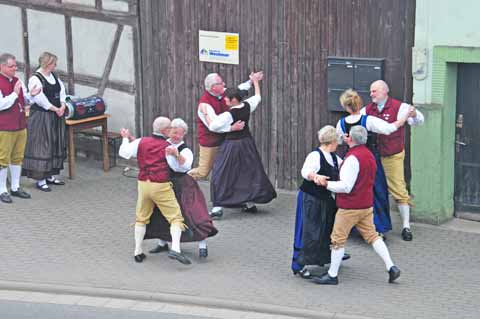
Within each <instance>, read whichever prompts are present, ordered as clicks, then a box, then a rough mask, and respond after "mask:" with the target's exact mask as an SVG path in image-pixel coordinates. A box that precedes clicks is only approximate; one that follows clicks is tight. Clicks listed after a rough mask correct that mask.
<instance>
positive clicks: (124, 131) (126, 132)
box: [120, 128, 135, 142]
mask: <svg viewBox="0 0 480 319" xmlns="http://www.w3.org/2000/svg"><path fill="white" fill-rule="evenodd" d="M120 135H121V136H122V137H123V138H128V140H129V141H130V142H133V141H134V140H135V136H133V135H132V134H130V131H129V130H128V129H126V128H122V129H121V130H120Z"/></svg>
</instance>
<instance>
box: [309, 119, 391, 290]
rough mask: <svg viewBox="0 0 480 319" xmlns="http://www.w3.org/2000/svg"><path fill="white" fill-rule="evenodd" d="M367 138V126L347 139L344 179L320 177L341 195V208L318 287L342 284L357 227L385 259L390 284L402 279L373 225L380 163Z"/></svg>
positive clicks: (329, 188) (315, 280)
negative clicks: (340, 272) (347, 248)
mask: <svg viewBox="0 0 480 319" xmlns="http://www.w3.org/2000/svg"><path fill="white" fill-rule="evenodd" d="M367 137H368V132H367V130H366V129H365V128H364V127H362V126H360V125H356V126H353V127H352V128H351V129H350V134H349V135H348V136H347V137H346V138H345V141H346V143H347V144H348V146H349V150H348V152H347V154H346V155H345V158H344V160H343V163H342V166H341V168H340V179H339V180H338V181H328V177H327V176H319V177H317V179H318V180H319V183H320V185H322V186H325V187H326V188H327V190H329V191H331V192H334V193H336V194H337V195H336V203H337V207H338V211H337V214H336V215H335V223H334V226H333V231H332V235H331V240H332V245H331V249H332V250H331V257H330V259H331V262H330V268H329V269H328V272H326V273H325V274H323V275H321V276H319V277H314V278H313V281H314V282H315V283H317V284H321V285H337V284H338V270H339V269H340V264H341V262H342V258H343V256H344V253H345V243H346V242H347V239H348V235H349V234H350V231H351V230H352V228H353V227H356V228H357V230H358V232H359V233H360V234H361V235H362V237H363V239H365V241H367V242H368V243H369V244H371V245H372V246H373V249H374V250H375V252H376V253H377V254H378V255H379V256H380V257H381V258H382V259H383V262H384V263H385V266H386V268H387V271H388V274H389V278H388V282H389V283H392V282H394V281H395V280H396V279H397V278H398V277H400V269H398V267H397V266H395V265H394V264H393V261H392V259H391V258H390V253H389V251H388V248H387V246H386V245H385V243H384V242H383V239H382V238H381V237H380V236H379V235H378V233H377V231H376V230H375V225H374V223H373V184H374V182H375V174H376V170H377V164H376V161H375V157H374V156H373V154H372V153H371V152H370V150H369V149H368V148H367V147H366V146H365V144H366V143H367Z"/></svg>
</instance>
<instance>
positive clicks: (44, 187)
mask: <svg viewBox="0 0 480 319" xmlns="http://www.w3.org/2000/svg"><path fill="white" fill-rule="evenodd" d="M35 187H36V188H37V189H39V190H41V191H42V192H51V191H52V189H51V188H50V187H48V185H47V184H43V185H40V184H38V183H35Z"/></svg>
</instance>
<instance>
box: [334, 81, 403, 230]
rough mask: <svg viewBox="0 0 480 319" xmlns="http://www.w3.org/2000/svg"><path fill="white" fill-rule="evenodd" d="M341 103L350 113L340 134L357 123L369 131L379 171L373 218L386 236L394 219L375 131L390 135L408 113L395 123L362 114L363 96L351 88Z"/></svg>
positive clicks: (339, 129) (339, 131) (338, 129)
mask: <svg viewBox="0 0 480 319" xmlns="http://www.w3.org/2000/svg"><path fill="white" fill-rule="evenodd" d="M340 103H341V104H342V106H343V108H344V109H345V111H347V112H348V113H349V115H348V116H346V117H343V118H341V119H340V120H339V121H338V123H337V132H338V134H339V135H340V136H343V135H345V134H348V133H349V132H350V128H351V127H353V126H355V125H361V126H363V127H365V128H366V129H367V131H368V132H369V136H368V141H367V147H368V148H369V149H370V151H371V152H372V153H373V155H374V156H375V160H376V162H377V173H376V175H375V185H374V205H373V220H374V224H375V228H376V230H377V232H379V233H380V234H381V235H382V236H383V237H385V235H384V234H385V233H386V232H388V231H389V230H391V229H392V221H391V219H390V205H389V202H388V187H387V179H386V177H385V172H384V170H383V166H382V162H381V161H380V155H379V154H378V151H377V148H376V145H375V133H378V134H384V135H390V134H391V133H393V132H395V131H396V130H397V129H398V128H399V127H401V126H403V125H404V124H405V121H406V120H407V118H408V114H407V116H406V117H405V118H403V119H400V120H398V121H396V122H393V123H388V122H387V121H384V120H382V119H380V118H377V117H375V116H368V115H362V114H361V113H360V109H361V107H362V105H363V102H362V98H361V97H360V96H359V95H358V93H357V92H356V91H354V90H350V89H349V90H346V91H345V92H343V94H342V95H341V96H340Z"/></svg>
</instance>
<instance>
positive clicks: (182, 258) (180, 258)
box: [168, 250, 192, 265]
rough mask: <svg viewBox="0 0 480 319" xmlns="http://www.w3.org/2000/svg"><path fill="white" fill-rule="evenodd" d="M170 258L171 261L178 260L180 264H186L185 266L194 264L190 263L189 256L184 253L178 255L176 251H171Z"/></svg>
mask: <svg viewBox="0 0 480 319" xmlns="http://www.w3.org/2000/svg"><path fill="white" fill-rule="evenodd" d="M168 258H170V259H176V260H177V261H178V262H180V263H182V264H184V265H190V264H191V263H192V262H191V261H190V259H188V258H187V256H185V255H184V254H182V253H177V252H176V251H174V250H169V251H168Z"/></svg>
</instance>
